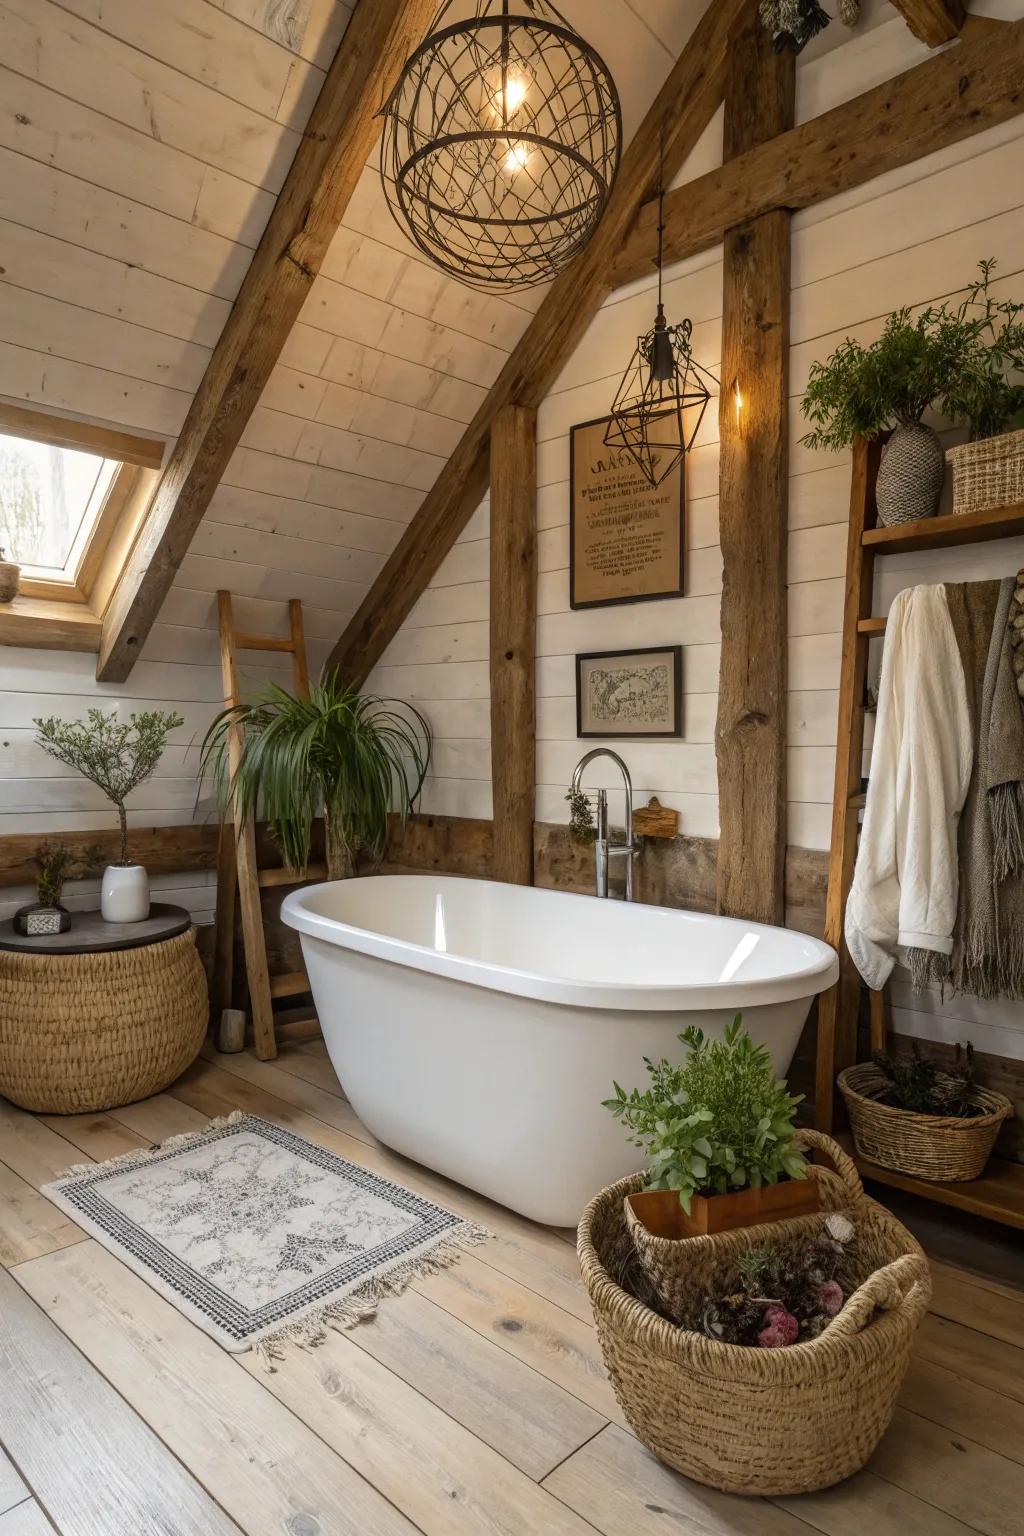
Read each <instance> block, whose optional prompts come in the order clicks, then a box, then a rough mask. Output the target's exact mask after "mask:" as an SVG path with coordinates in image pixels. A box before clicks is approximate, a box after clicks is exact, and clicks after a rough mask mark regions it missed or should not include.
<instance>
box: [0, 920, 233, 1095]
mask: <svg viewBox="0 0 1024 1536" xmlns="http://www.w3.org/2000/svg"><path fill="white" fill-rule="evenodd" d="M208 1017H209V1004H208V1002H207V995H206V975H205V973H204V971H203V965H202V961H201V960H200V958H199V953H198V950H197V949H196V935H195V929H194V928H193V929H190V930H189V931H188V932H187V933H182V934H179V935H177V937H175V938H172V939H166V940H164V941H162V942H161V943H159V944H146V945H143V946H141V947H140V948H136V949H115V950H105V951H103V952H101V953H98V954H85V955H33V954H18V953H11V952H6V951H5V952H3V953H0V1093H2V1094H4V1095H5V1096H6V1097H7V1098H9V1099H10V1100H11V1101H12V1102H13V1103H15V1104H18V1105H20V1107H21V1108H22V1109H32V1110H41V1111H43V1112H45V1113H48V1114H53V1115H75V1114H85V1113H88V1112H89V1111H92V1110H99V1109H112V1108H114V1106H115V1105H118V1104H130V1103H132V1102H133V1101H134V1100H135V1099H145V1098H148V1097H149V1096H150V1094H153V1093H159V1092H160V1091H161V1089H163V1088H166V1087H167V1086H168V1084H169V1083H173V1081H174V1079H175V1078H176V1077H180V1075H181V1073H182V1072H184V1070H185V1068H186V1067H187V1066H188V1065H189V1063H190V1062H192V1061H193V1060H194V1059H195V1057H196V1056H197V1055H198V1053H199V1047H200V1046H201V1045H202V1043H203V1039H204V1036H205V1034H206V1026H207V1020H208Z"/></svg>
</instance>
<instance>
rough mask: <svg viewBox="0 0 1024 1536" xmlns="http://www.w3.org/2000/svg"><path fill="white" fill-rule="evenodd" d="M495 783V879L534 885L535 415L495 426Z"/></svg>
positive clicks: (511, 415) (514, 412)
mask: <svg viewBox="0 0 1024 1536" xmlns="http://www.w3.org/2000/svg"><path fill="white" fill-rule="evenodd" d="M490 550H491V590H490V605H491V785H492V789H493V794H494V878H495V879H496V880H508V881H510V882H512V883H513V884H515V885H532V884H533V807H534V799H535V796H536V780H537V751H536V740H535V722H534V672H535V670H536V651H537V412H536V411H535V410H534V409H533V408H532V407H529V406H524V405H507V406H505V408H504V410H502V411H501V412H499V414H498V416H497V417H496V418H495V421H494V426H493V427H492V428H491V538H490Z"/></svg>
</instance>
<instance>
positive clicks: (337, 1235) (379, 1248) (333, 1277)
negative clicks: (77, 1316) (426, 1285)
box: [45, 1113, 488, 1363]
mask: <svg viewBox="0 0 1024 1536" xmlns="http://www.w3.org/2000/svg"><path fill="white" fill-rule="evenodd" d="M45 1193H46V1194H47V1195H49V1197H50V1199H51V1200H53V1201H55V1202H56V1204H57V1205H59V1206H61V1207H62V1209H64V1210H65V1211H67V1212H68V1214H69V1215H70V1216H72V1217H73V1218H74V1220H75V1221H76V1222H77V1223H78V1225H79V1226H81V1227H84V1228H85V1230H86V1231H87V1232H89V1233H91V1235H92V1236H93V1237H95V1238H96V1239H97V1241H98V1242H100V1243H102V1244H103V1246H104V1247H105V1248H109V1249H110V1251H111V1252H112V1253H115V1254H116V1255H117V1257H118V1258H119V1259H123V1260H124V1262H125V1263H126V1264H127V1265H128V1266H129V1267H130V1268H131V1269H133V1270H134V1271H135V1273H136V1274H138V1275H141V1277H142V1279H143V1280H146V1281H147V1282H148V1283H149V1284H150V1285H151V1286H152V1287H153V1288H154V1290H157V1291H159V1292H160V1294H161V1295H162V1296H164V1297H166V1298H167V1300H168V1301H170V1302H172V1303H173V1304H174V1306H176V1307H177V1308H178V1310H179V1311H180V1312H183V1313H185V1315H186V1316H187V1317H190V1318H191V1319H192V1321H193V1322H195V1323H197V1324H198V1326H199V1327H200V1328H202V1329H203V1330H204V1331H205V1332H206V1333H208V1334H210V1336H211V1337H212V1338H214V1339H216V1340H217V1342H218V1344H221V1345H223V1347H224V1348H225V1349H228V1350H231V1351H233V1352H241V1351H243V1350H247V1349H257V1350H258V1351H259V1352H260V1354H262V1355H263V1356H264V1358H265V1359H266V1360H267V1362H268V1363H269V1362H270V1361H272V1360H273V1359H275V1358H279V1357H280V1353H281V1346H282V1345H283V1344H284V1343H286V1342H288V1341H289V1340H293V1341H295V1342H298V1343H302V1344H304V1345H307V1346H308V1345H312V1344H317V1343H320V1342H321V1341H322V1339H323V1338H324V1337H325V1330H326V1328H327V1327H329V1326H335V1327H341V1328H346V1327H351V1326H352V1325H353V1324H354V1323H357V1322H359V1321H360V1320H361V1319H363V1318H365V1317H369V1316H372V1314H373V1312H374V1311H375V1310H376V1306H377V1303H378V1302H379V1301H380V1300H381V1299H382V1298H383V1297H384V1296H387V1295H394V1294H397V1293H398V1292H400V1291H402V1290H404V1289H405V1287H406V1286H407V1285H408V1283H409V1281H410V1280H413V1279H415V1278H416V1276H417V1275H423V1274H428V1273H431V1272H433V1271H435V1270H437V1269H441V1268H444V1267H446V1266H447V1265H449V1264H454V1263H455V1262H456V1260H457V1259H458V1258H459V1256H460V1253H461V1251H462V1250H463V1249H464V1248H465V1247H466V1246H467V1245H468V1244H471V1243H478V1242H481V1241H483V1240H484V1239H485V1238H486V1237H487V1236H488V1233H486V1232H485V1231H484V1230H483V1229H482V1228H481V1227H478V1226H475V1225H474V1224H473V1223H472V1222H467V1221H463V1220H462V1219H461V1218H460V1217H458V1216H455V1215H453V1214H452V1212H451V1211H444V1210H442V1209H441V1207H440V1206H437V1205H432V1204H431V1203H430V1201H429V1200H421V1199H420V1197H419V1195H414V1194H413V1193H412V1191H411V1190H408V1189H403V1188H402V1187H401V1185H399V1184H390V1183H388V1181H387V1180H386V1179H381V1178H378V1177H377V1176H376V1175H375V1174H372V1173H368V1172H367V1170H366V1169H365V1168H360V1167H359V1166H358V1165H357V1164H355V1163H349V1162H346V1161H345V1159H344V1158H342V1157H337V1156H336V1155H335V1154H334V1153H333V1152H328V1151H327V1150H326V1149H325V1148H323V1147H318V1146H317V1145H316V1144H315V1143H314V1142H312V1141H307V1140H306V1138H305V1137H304V1136H296V1135H294V1134H293V1133H292V1132H291V1131H286V1130H283V1129H282V1128H281V1127H280V1126H277V1125H272V1124H270V1122H269V1121H267V1120H261V1119H259V1118H258V1117H257V1116H255V1115H246V1114H241V1113H236V1114H234V1115H232V1116H230V1118H229V1119H227V1120H220V1121H213V1122H212V1123H211V1125H210V1126H209V1128H208V1129H206V1130H204V1131H200V1132H198V1133H197V1134H195V1135H191V1136H179V1137H176V1138H175V1139H174V1140H173V1141H168V1142H165V1143H164V1145H163V1146H162V1147H158V1148H156V1149H155V1150H153V1151H148V1150H147V1151H141V1152H131V1153H129V1154H128V1155H127V1156H126V1157H119V1158H115V1159H114V1160H113V1161H112V1162H109V1163H89V1164H87V1165H85V1166H83V1167H79V1168H74V1169H72V1170H71V1171H70V1173H69V1174H67V1175H66V1176H65V1177H64V1178H62V1179H58V1180H57V1182H56V1183H54V1184H50V1185H49V1186H48V1187H47V1189H46V1191H45Z"/></svg>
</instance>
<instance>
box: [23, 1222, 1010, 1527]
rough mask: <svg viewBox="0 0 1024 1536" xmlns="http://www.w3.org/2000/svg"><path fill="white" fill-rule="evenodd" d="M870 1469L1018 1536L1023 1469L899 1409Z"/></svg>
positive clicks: (957, 1513)
mask: <svg viewBox="0 0 1024 1536" xmlns="http://www.w3.org/2000/svg"><path fill="white" fill-rule="evenodd" d="M75 1251H76V1250H75V1249H74V1248H71V1249H69V1250H68V1252H69V1253H74V1252H75ZM40 1262H42V1263H47V1262H49V1261H48V1260H45V1259H44V1260H41V1261H40ZM868 1465H869V1467H870V1468H871V1470H872V1471H873V1472H875V1473H876V1474H877V1475H878V1476H879V1477H883V1478H885V1480H886V1482H890V1483H895V1485H896V1486H897V1487H898V1488H903V1489H905V1490H906V1492H907V1493H912V1494H915V1495H916V1496H917V1498H919V1499H922V1500H923V1501H924V1502H925V1503H926V1504H932V1505H934V1506H935V1508H936V1509H941V1510H943V1511H945V1513H946V1514H948V1515H953V1516H954V1517H955V1518H956V1519H958V1520H962V1521H963V1522H964V1524H965V1525H969V1526H971V1527H973V1529H974V1530H976V1531H981V1532H982V1533H983V1536H1020V1520H1021V1510H1022V1509H1024V1466H1022V1465H1021V1463H1020V1462H1016V1461H1009V1460H1008V1459H1007V1458H1006V1457H1005V1456H1000V1455H998V1454H997V1453H996V1452H995V1451H990V1450H988V1449H986V1447H985V1446H983V1445H978V1444H977V1442H976V1441H973V1440H969V1439H967V1438H966V1436H964V1435H960V1434H957V1433H956V1432H955V1431H953V1430H948V1429H945V1428H943V1427H942V1426H941V1425H938V1424H933V1423H932V1422H931V1420H930V1419H923V1418H921V1417H920V1416H919V1415H918V1414H916V1413H908V1412H907V1410H906V1409H905V1408H897V1410H896V1413H895V1415H894V1417H893V1421H892V1425H891V1427H890V1429H889V1431H888V1433H887V1434H886V1435H885V1436H884V1437H883V1439H882V1443H881V1444H880V1445H879V1447H878V1449H877V1450H876V1451H875V1454H874V1455H873V1456H872V1458H871V1460H870V1462H869V1463H868Z"/></svg>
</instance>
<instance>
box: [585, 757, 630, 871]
mask: <svg viewBox="0 0 1024 1536" xmlns="http://www.w3.org/2000/svg"><path fill="white" fill-rule="evenodd" d="M599 757H607V758H609V759H610V760H611V761H612V762H613V763H614V764H615V765H616V767H617V768H618V770H619V772H620V773H621V774H622V788H623V791H624V792H625V800H626V822H625V838H624V840H623V842H622V843H621V844H613V843H609V841H608V826H607V813H606V811H605V810H604V808H603V799H602V801H601V803H600V808H599V814H598V830H597V840H596V842H595V845H594V855H595V859H596V861H597V894H598V895H599V896H607V894H608V858H609V855H614V854H624V855H625V859H626V900H627V901H632V900H633V854H634V853H635V851H636V850H635V848H634V846H633V780H632V778H631V777H630V773H629V769H628V768H627V767H626V765H625V763H624V762H623V761H622V758H621V757H620V756H619V754H618V753H617V752H613V751H612V749H611V748H610V747H594V748H593V749H592V751H590V752H586V753H584V755H583V756H582V757H581V758H580V760H579V762H578V763H577V764H576V767H575V769H574V770H573V775H572V788H573V793H574V794H578V793H579V789H580V785H581V783H582V780H583V771H584V769H585V768H587V767H589V765H590V764H591V763H592V762H594V761H595V760H596V759H597V758H599ZM600 794H601V796H602V797H603V795H604V791H603V790H602V791H601V792H600Z"/></svg>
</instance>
